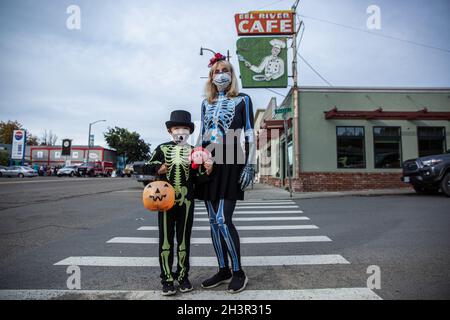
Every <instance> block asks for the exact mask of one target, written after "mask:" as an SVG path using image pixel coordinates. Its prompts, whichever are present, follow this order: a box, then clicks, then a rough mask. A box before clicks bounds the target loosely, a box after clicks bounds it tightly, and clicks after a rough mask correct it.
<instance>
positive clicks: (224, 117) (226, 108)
mask: <svg viewBox="0 0 450 320" xmlns="http://www.w3.org/2000/svg"><path fill="white" fill-rule="evenodd" d="M242 99H243V98H242V97H236V98H232V99H229V98H227V97H226V96H219V98H218V100H217V101H216V102H215V103H213V104H210V103H208V102H207V101H206V100H205V102H204V105H205V113H204V119H203V125H204V130H205V132H204V136H205V137H210V140H211V142H217V138H218V137H223V136H224V135H225V134H226V133H227V131H228V129H229V128H230V125H231V123H232V122H233V119H234V115H235V111H236V106H237V105H238V104H239V103H240V102H241V101H242Z"/></svg>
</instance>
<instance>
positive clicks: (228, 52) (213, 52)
mask: <svg viewBox="0 0 450 320" xmlns="http://www.w3.org/2000/svg"><path fill="white" fill-rule="evenodd" d="M203 50H206V51H209V52H211V53H212V54H213V55H216V52H215V51H214V50H211V49H208V48H203V47H200V55H201V56H202V55H203ZM227 60H228V61H230V50H227Z"/></svg>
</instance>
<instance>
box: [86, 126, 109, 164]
mask: <svg viewBox="0 0 450 320" xmlns="http://www.w3.org/2000/svg"><path fill="white" fill-rule="evenodd" d="M99 122H106V120H97V121H94V122H91V123H89V136H88V150H87V160H86V162H87V163H89V153H90V151H91V127H92V125H94V124H96V123H99Z"/></svg>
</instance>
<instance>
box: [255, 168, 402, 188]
mask: <svg viewBox="0 0 450 320" xmlns="http://www.w3.org/2000/svg"><path fill="white" fill-rule="evenodd" d="M401 176H402V174H401V173H357V172H352V173H350V172H349V173H335V172H307V173H305V172H303V173H301V174H300V178H299V179H292V188H293V189H294V191H296V192H316V191H349V190H362V189H396V188H409V187H410V186H409V185H408V184H405V183H403V182H402V181H401V180H400V178H401ZM260 182H261V183H266V184H270V185H273V186H276V187H281V181H280V179H277V178H273V177H269V176H262V177H261V179H260ZM288 184H289V182H288V179H286V182H285V185H286V186H287V185H288Z"/></svg>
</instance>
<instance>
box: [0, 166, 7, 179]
mask: <svg viewBox="0 0 450 320" xmlns="http://www.w3.org/2000/svg"><path fill="white" fill-rule="evenodd" d="M7 168H8V167H5V166H0V177H1V176H3V172H5V171H6V169H7Z"/></svg>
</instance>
